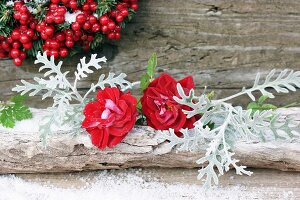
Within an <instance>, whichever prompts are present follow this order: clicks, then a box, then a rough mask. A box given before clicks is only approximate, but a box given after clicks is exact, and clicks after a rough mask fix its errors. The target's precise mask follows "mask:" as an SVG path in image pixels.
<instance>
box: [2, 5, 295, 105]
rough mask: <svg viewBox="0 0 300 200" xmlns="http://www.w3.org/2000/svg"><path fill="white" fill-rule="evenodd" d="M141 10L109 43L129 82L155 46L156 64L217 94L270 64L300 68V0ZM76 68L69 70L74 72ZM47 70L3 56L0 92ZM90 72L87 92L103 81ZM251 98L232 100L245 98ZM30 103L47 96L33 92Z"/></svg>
mask: <svg viewBox="0 0 300 200" xmlns="http://www.w3.org/2000/svg"><path fill="white" fill-rule="evenodd" d="M139 2H140V4H139V7H140V9H139V11H138V12H137V15H136V17H135V18H134V20H133V21H132V22H131V23H130V24H128V25H126V29H124V31H123V32H122V39H121V40H120V41H118V42H116V43H112V44H111V45H109V47H107V46H106V47H105V48H104V50H103V52H102V53H104V54H105V55H106V56H107V57H108V58H109V62H108V63H107V65H106V68H105V69H104V70H102V72H103V71H104V72H108V71H109V70H111V71H113V72H116V73H120V72H124V73H126V74H128V78H129V79H130V80H132V81H136V80H138V79H140V77H141V74H142V73H145V65H146V63H147V59H148V58H149V56H150V55H151V53H152V52H157V54H158V62H159V69H161V70H164V71H166V72H168V73H170V74H171V75H173V76H175V77H176V78H177V79H179V78H183V77H184V76H186V75H188V74H192V75H193V76H194V79H195V82H196V83H197V87H198V88H199V89H201V88H203V87H204V86H205V85H207V86H209V88H208V89H209V90H214V91H215V93H216V95H217V98H221V97H224V96H227V95H230V94H233V93H235V92H237V91H239V90H240V88H241V87H243V86H245V87H249V86H251V85H252V83H253V81H254V78H255V74H256V73H257V72H261V73H262V77H264V76H266V74H267V73H268V72H269V71H270V70H271V69H273V68H276V69H284V68H289V69H294V70H300V56H299V55H300V48H299V46H300V34H299V33H300V15H299V10H300V2H299V1H297V0H286V1H282V0H272V1H270V0H260V1H254V0H227V1H221V0H186V1H180V0H172V1H166V0H139ZM78 61H79V57H75V58H72V59H69V60H67V61H66V62H65V63H64V64H65V66H64V70H66V71H67V70H69V71H74V68H75V67H76V63H77V62H78ZM71 74H72V73H69V75H71ZM34 76H42V74H41V73H39V72H38V66H35V65H33V61H27V63H25V64H24V66H23V67H21V68H17V67H15V66H13V64H12V61H11V60H1V62H0V94H1V96H0V98H1V99H2V98H8V97H9V96H10V95H11V94H12V92H11V88H12V87H13V86H15V85H16V84H17V83H19V80H20V79H26V80H31V79H32V78H33V77H34ZM98 76H99V74H97V73H96V74H93V75H92V77H90V78H89V79H86V80H85V81H84V82H82V83H81V84H80V90H81V91H85V90H86V89H87V88H89V86H90V84H91V82H95V81H97V80H98ZM299 99H300V94H299V93H293V94H292V95H285V94H283V95H280V96H279V98H276V103H277V104H286V103H287V102H294V101H297V100H299ZM248 101H249V99H248V98H247V97H243V98H241V99H238V100H236V99H235V100H234V101H233V103H238V104H241V103H243V104H246V103H247V102H248ZM29 103H31V105H32V106H37V107H42V106H43V105H44V104H47V101H41V100H40V98H39V97H38V98H36V100H33V101H31V102H29Z"/></svg>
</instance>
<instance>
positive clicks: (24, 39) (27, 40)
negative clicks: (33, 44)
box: [20, 34, 30, 44]
mask: <svg viewBox="0 0 300 200" xmlns="http://www.w3.org/2000/svg"><path fill="white" fill-rule="evenodd" d="M29 41H30V39H29V37H28V35H25V34H22V35H21V36H20V42H21V43H23V44H25V43H27V42H29Z"/></svg>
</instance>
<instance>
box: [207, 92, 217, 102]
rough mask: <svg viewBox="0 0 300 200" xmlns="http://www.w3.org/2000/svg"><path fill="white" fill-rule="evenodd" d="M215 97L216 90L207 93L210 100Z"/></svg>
mask: <svg viewBox="0 0 300 200" xmlns="http://www.w3.org/2000/svg"><path fill="white" fill-rule="evenodd" d="M214 97H215V91H211V92H210V93H208V94H207V98H208V99H209V100H212V99H214Z"/></svg>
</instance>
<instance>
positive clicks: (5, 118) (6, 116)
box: [0, 109, 15, 128]
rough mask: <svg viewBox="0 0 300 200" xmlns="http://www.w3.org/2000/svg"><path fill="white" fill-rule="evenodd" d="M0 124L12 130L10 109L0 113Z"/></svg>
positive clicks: (12, 121) (12, 120) (12, 119)
mask: <svg viewBox="0 0 300 200" xmlns="http://www.w3.org/2000/svg"><path fill="white" fill-rule="evenodd" d="M0 124H2V125H3V126H4V127H6V128H13V127H14V126H15V120H14V118H13V112H12V110H11V109H7V110H3V111H2V112H1V116H0Z"/></svg>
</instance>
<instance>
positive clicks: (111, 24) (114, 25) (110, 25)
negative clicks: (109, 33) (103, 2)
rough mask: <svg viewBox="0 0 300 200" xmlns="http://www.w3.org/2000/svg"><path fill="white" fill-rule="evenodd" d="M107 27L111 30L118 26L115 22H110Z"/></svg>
mask: <svg viewBox="0 0 300 200" xmlns="http://www.w3.org/2000/svg"><path fill="white" fill-rule="evenodd" d="M107 27H108V29H109V30H114V29H115V28H116V24H115V23H114V22H109V23H108V24H107Z"/></svg>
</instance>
